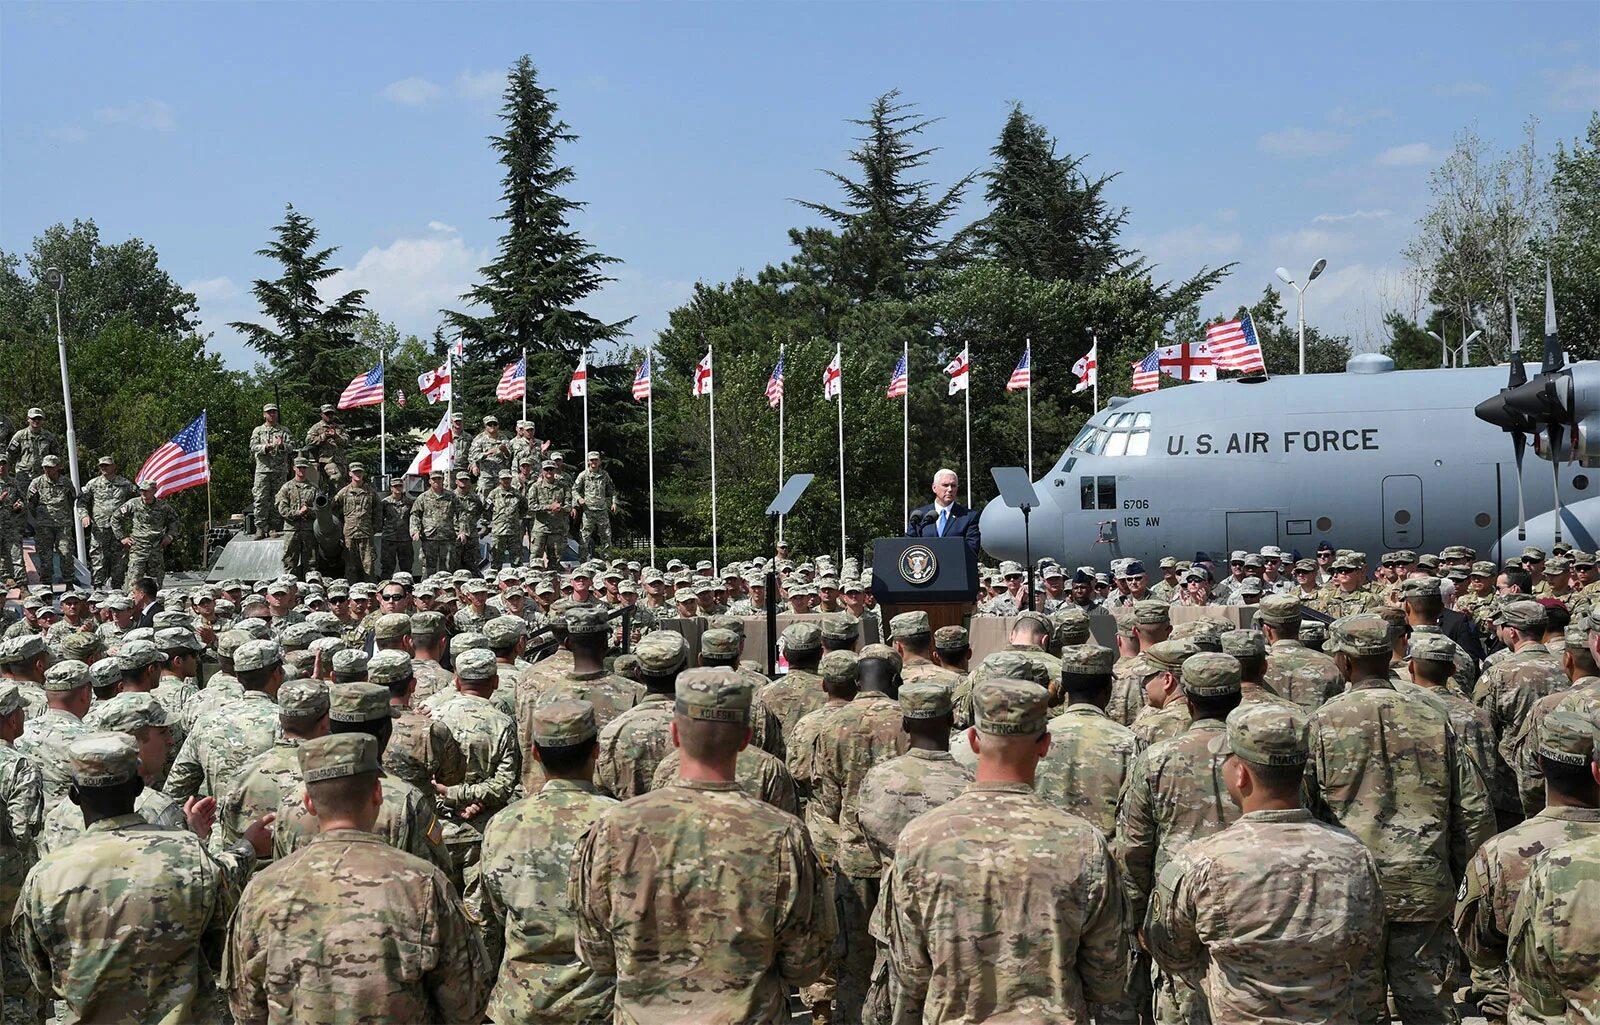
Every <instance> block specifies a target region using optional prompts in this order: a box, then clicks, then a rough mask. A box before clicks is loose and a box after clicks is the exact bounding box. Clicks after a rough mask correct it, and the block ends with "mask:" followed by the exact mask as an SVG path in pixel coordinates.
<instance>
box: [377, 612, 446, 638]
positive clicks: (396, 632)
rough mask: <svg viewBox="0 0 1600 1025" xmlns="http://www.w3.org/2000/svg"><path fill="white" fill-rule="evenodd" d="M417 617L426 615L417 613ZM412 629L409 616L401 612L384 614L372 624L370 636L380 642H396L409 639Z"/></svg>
mask: <svg viewBox="0 0 1600 1025" xmlns="http://www.w3.org/2000/svg"><path fill="white" fill-rule="evenodd" d="M418 615H427V613H425V612H419V613H418ZM441 618H443V617H441ZM413 629H414V627H413V625H412V622H411V617H410V616H408V615H406V614H405V613H403V612H385V613H384V614H383V615H381V616H379V617H378V619H377V621H376V622H375V623H373V624H372V636H373V637H374V638H376V639H377V640H380V641H398V640H401V639H403V638H406V637H410V636H411V634H412V631H413Z"/></svg>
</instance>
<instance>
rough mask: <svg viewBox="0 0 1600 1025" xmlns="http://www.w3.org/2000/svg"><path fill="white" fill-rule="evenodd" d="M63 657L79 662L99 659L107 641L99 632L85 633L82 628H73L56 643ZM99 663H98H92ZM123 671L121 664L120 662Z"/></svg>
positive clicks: (119, 669) (119, 666)
mask: <svg viewBox="0 0 1600 1025" xmlns="http://www.w3.org/2000/svg"><path fill="white" fill-rule="evenodd" d="M56 648H57V650H58V651H59V652H60V654H61V657H62V658H75V659H77V660H78V661H79V662H90V660H91V659H97V658H99V657H100V655H101V654H103V653H104V652H105V648H106V646H105V642H104V640H103V639H102V638H101V637H100V635H99V634H92V633H85V632H84V631H82V630H73V631H72V632H70V633H68V634H67V635H66V636H65V637H63V638H61V640H60V641H59V642H57V644H56ZM92 664H95V665H98V663H92ZM117 668H118V672H121V664H120V663H119V664H118V667H117Z"/></svg>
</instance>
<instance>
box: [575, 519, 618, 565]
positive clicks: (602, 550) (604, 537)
mask: <svg viewBox="0 0 1600 1025" xmlns="http://www.w3.org/2000/svg"><path fill="white" fill-rule="evenodd" d="M610 554H611V516H610V514H609V513H604V512H585V513H584V514H583V525H582V527H581V528H580V529H579V532H578V560H579V561H580V562H583V561H587V560H589V559H604V558H607V557H609V556H610Z"/></svg>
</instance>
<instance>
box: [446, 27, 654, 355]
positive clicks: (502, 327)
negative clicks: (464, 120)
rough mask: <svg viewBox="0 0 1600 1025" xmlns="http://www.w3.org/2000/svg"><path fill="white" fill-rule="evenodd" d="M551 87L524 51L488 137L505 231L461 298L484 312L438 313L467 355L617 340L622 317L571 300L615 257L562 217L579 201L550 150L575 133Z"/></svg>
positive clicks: (572, 349)
mask: <svg viewBox="0 0 1600 1025" xmlns="http://www.w3.org/2000/svg"><path fill="white" fill-rule="evenodd" d="M552 94H553V90H550V89H546V88H545V87H544V86H542V85H540V84H539V75H538V71H537V69H535V68H534V66H533V62H532V61H531V60H529V59H528V57H527V56H523V57H521V58H520V59H518V61H517V63H516V64H515V65H513V66H512V68H511V73H510V75H509V77H508V80H507V83H506V91H505V105H504V107H502V108H501V113H500V118H501V120H502V121H504V122H505V134H503V135H496V136H491V138H490V145H491V147H492V148H493V149H494V151H495V152H496V153H498V154H499V157H500V163H501V164H502V165H503V166H504V167H505V176H504V177H503V178H502V179H501V181H502V183H503V188H502V191H501V194H500V197H501V199H502V201H503V202H504V203H505V212H504V213H502V214H500V215H499V219H500V220H502V221H504V222H505V225H506V230H505V234H503V235H501V236H500V255H499V258H498V259H496V260H495V261H494V262H493V263H491V264H489V265H488V266H487V267H484V268H482V271H481V273H482V274H483V278H484V280H483V283H482V284H479V285H476V286H474V287H473V289H472V290H471V291H469V292H468V293H467V294H466V295H463V296H462V297H461V298H462V299H463V300H464V301H466V302H468V303H471V304H472V305H473V306H474V307H476V308H477V309H480V310H486V311H487V312H485V313H481V314H477V313H454V312H448V311H447V312H446V314H445V315H446V317H447V318H448V320H449V321H450V323H451V324H452V325H453V326H454V327H455V328H456V330H458V331H460V332H461V334H462V336H463V337H464V338H465V339H466V342H467V356H468V358H469V359H472V360H480V361H483V360H487V361H489V362H494V361H497V360H498V361H505V360H510V359H516V358H517V356H518V354H519V353H521V352H522V351H523V350H527V351H529V352H539V351H543V350H552V351H557V352H563V353H566V354H568V355H576V354H577V353H578V351H579V350H581V349H584V348H588V347H590V346H593V345H595V344H597V343H600V342H607V341H611V340H614V339H616V338H617V337H619V336H620V335H621V334H622V332H623V331H624V330H625V329H626V327H627V325H628V321H627V320H624V321H619V322H617V323H615V324H604V323H601V322H600V321H599V320H596V319H595V318H594V317H592V316H590V315H589V314H587V313H585V312H583V311H582V310H581V309H580V308H579V306H580V304H581V303H582V302H583V301H584V300H585V299H586V298H588V297H589V296H590V295H592V294H593V293H594V292H595V291H596V290H597V289H599V288H600V287H601V286H602V285H604V284H605V283H606V282H607V281H609V280H611V279H610V278H608V277H606V276H605V273H604V271H605V267H606V265H608V264H611V263H615V262H617V261H616V258H615V257H611V256H604V255H602V254H600V253H598V252H596V251H595V250H594V248H593V247H592V246H590V245H589V243H587V242H585V241H584V240H583V238H582V237H580V236H579V235H578V233H577V232H575V231H573V230H572V228H571V227H570V226H569V225H568V218H569V217H570V216H571V214H572V212H573V211H575V210H578V209H580V208H581V207H582V206H583V204H582V203H579V202H577V201H575V200H572V199H568V198H567V197H565V196H564V195H562V190H563V189H565V188H566V187H567V186H569V185H571V184H572V181H573V178H574V174H573V171H572V168H571V167H569V166H566V165H564V164H561V163H560V162H559V161H558V160H557V159H556V151H557V149H558V148H559V147H560V145H561V144H562V143H568V142H573V141H575V140H576V139H577V136H576V135H574V134H573V133H572V131H571V129H570V127H569V126H568V125H567V123H566V122H565V121H562V120H561V118H560V115H559V113H558V111H557V107H556V102H555V100H554V99H553V98H552ZM629 319H630V320H631V319H632V318H629Z"/></svg>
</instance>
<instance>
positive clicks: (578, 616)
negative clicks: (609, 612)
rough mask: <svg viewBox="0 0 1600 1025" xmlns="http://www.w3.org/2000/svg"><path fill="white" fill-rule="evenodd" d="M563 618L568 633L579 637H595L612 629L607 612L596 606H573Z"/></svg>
mask: <svg viewBox="0 0 1600 1025" xmlns="http://www.w3.org/2000/svg"><path fill="white" fill-rule="evenodd" d="M561 618H562V619H563V620H565V621H566V624H567V633H569V634H572V635H574V636H577V637H595V636H598V635H600V634H604V633H606V632H607V631H608V630H609V629H610V622H609V621H608V620H607V619H606V610H605V609H604V608H601V607H599V606H595V605H573V606H571V607H569V608H568V609H567V610H566V611H565V612H563V613H562V614H561Z"/></svg>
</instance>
